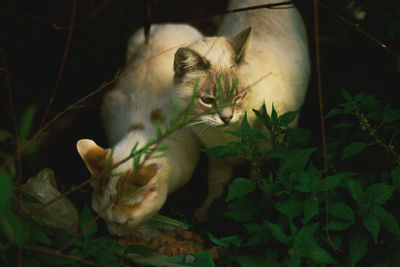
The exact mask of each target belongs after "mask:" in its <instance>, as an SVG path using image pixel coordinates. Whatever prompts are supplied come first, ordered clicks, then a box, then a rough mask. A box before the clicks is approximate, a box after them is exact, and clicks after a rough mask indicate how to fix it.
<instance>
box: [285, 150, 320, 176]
mask: <svg viewBox="0 0 400 267" xmlns="http://www.w3.org/2000/svg"><path fill="white" fill-rule="evenodd" d="M316 150H317V149H316V148H307V149H290V150H288V152H287V153H286V155H285V156H286V157H285V159H284V161H283V162H282V163H281V166H280V169H279V171H280V172H283V173H284V172H290V171H292V172H296V171H299V170H302V169H304V168H305V167H306V165H307V163H308V161H309V159H310V156H311V154H312V153H314V151H316Z"/></svg>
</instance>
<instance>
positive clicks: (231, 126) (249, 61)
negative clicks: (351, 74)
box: [172, 0, 310, 220]
mask: <svg viewBox="0 0 400 267" xmlns="http://www.w3.org/2000/svg"><path fill="white" fill-rule="evenodd" d="M231 2H232V3H231V4H230V6H229V9H235V8H243V7H248V6H256V5H262V4H269V3H277V2H281V1H280V0H244V1H231ZM218 35H219V37H207V38H204V39H202V40H199V41H196V42H194V43H192V44H190V45H188V46H186V47H182V48H179V49H178V50H177V52H176V54H175V59H174V71H175V75H174V85H173V87H172V95H173V98H174V99H177V100H178V102H179V103H181V104H182V107H183V106H184V105H185V104H186V103H188V102H189V100H190V99H191V95H192V90H193V87H194V84H195V83H196V81H197V79H199V85H198V88H197V95H196V101H195V109H194V115H195V116H197V120H196V121H195V122H194V123H192V126H191V128H192V129H193V131H194V132H195V133H196V134H197V136H198V137H199V138H200V140H201V142H202V144H203V145H204V146H205V147H207V148H209V147H214V146H220V145H225V144H227V143H228V142H230V141H233V140H235V138H236V137H234V136H232V135H229V134H226V133H225V131H239V127H240V123H241V121H242V119H243V117H244V115H245V114H247V120H248V122H249V124H250V125H251V126H256V127H257V126H258V125H257V120H256V117H255V114H254V113H253V112H252V109H259V108H260V107H261V106H262V105H263V104H265V105H266V107H267V110H268V111H269V112H270V111H271V109H272V105H273V106H274V108H275V110H276V111H277V113H278V115H280V114H283V113H286V112H289V111H295V110H299V109H300V107H301V105H302V104H303V102H304V98H305V94H306V91H307V87H308V81H309V74H310V63H309V57H308V47H307V46H308V45H307V37H306V31H305V28H304V25H303V22H302V19H301V17H300V14H299V13H298V11H297V10H296V8H294V7H292V8H285V9H258V10H252V11H246V12H240V13H233V14H228V15H226V16H225V18H224V21H223V23H222V25H221V27H220V30H219V34H218ZM213 111H214V112H213ZM296 122H297V120H296ZM296 122H294V123H293V124H292V125H291V126H295V125H296ZM260 127H261V126H260ZM263 130H265V129H263ZM266 149H268V148H266ZM235 162H237V160H235V159H233V160H231V159H229V160H221V159H216V158H213V157H211V156H210V157H209V170H208V182H209V193H208V196H207V198H206V199H205V201H204V203H203V205H202V207H201V208H200V209H198V210H197V211H196V216H197V217H198V218H199V219H200V220H204V219H205V218H206V217H207V210H208V208H209V206H210V204H211V203H212V201H213V200H214V199H215V198H216V197H217V196H219V195H220V194H221V193H222V191H223V187H224V185H225V184H226V183H227V182H228V181H229V179H230V178H231V176H232V166H233V164H234V163H235Z"/></svg>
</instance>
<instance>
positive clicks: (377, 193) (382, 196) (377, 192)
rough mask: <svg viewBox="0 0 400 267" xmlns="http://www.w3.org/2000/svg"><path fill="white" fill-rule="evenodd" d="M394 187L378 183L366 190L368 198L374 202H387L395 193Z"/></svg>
mask: <svg viewBox="0 0 400 267" xmlns="http://www.w3.org/2000/svg"><path fill="white" fill-rule="evenodd" d="M393 192H394V187H393V186H390V185H386V184H384V183H376V184H373V185H371V186H369V187H368V188H367V190H366V196H367V198H369V199H371V200H372V201H373V203H374V204H380V205H382V204H385V203H386V202H387V201H388V200H389V199H390V198H391V197H392V195H393Z"/></svg>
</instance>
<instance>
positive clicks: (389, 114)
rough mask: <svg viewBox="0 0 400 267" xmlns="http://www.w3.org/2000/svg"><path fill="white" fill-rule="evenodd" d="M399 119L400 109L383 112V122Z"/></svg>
mask: <svg viewBox="0 0 400 267" xmlns="http://www.w3.org/2000/svg"><path fill="white" fill-rule="evenodd" d="M397 120H400V109H389V110H386V111H385V112H384V114H383V120H382V124H383V123H389V122H392V121H397Z"/></svg>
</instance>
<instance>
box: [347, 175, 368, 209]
mask: <svg viewBox="0 0 400 267" xmlns="http://www.w3.org/2000/svg"><path fill="white" fill-rule="evenodd" d="M345 184H346V188H347V190H348V191H349V193H350V195H351V196H352V197H353V199H354V200H355V201H356V203H357V204H358V205H362V202H363V201H364V192H363V188H362V186H361V184H360V182H359V181H357V180H354V179H348V180H347V181H346V182H345Z"/></svg>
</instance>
